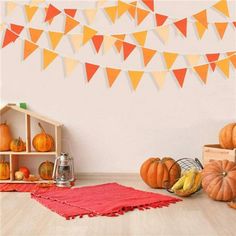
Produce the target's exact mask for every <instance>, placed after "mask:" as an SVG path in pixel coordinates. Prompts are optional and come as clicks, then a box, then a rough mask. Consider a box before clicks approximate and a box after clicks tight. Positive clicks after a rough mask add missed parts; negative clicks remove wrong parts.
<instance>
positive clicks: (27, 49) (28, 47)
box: [24, 40, 39, 60]
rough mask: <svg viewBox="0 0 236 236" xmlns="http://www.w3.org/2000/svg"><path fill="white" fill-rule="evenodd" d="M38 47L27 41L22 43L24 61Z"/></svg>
mask: <svg viewBox="0 0 236 236" xmlns="http://www.w3.org/2000/svg"><path fill="white" fill-rule="evenodd" d="M38 47H39V46H38V45H36V44H34V43H31V42H30V41H28V40H25V41H24V60H25V59H26V58H27V57H28V56H29V55H30V54H32V53H33V52H34V51H35V50H36V49H37V48H38Z"/></svg>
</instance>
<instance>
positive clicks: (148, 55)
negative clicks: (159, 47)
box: [142, 48, 157, 66]
mask: <svg viewBox="0 0 236 236" xmlns="http://www.w3.org/2000/svg"><path fill="white" fill-rule="evenodd" d="M156 52H157V51H156V50H152V49H149V48H142V53H143V63H144V65H145V66H146V65H147V64H148V63H149V62H150V61H151V59H152V58H153V56H154V55H155V54H156Z"/></svg>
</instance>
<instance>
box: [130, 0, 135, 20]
mask: <svg viewBox="0 0 236 236" xmlns="http://www.w3.org/2000/svg"><path fill="white" fill-rule="evenodd" d="M136 5H137V2H136V1H135V2H131V3H130V7H129V9H128V12H129V14H130V16H131V17H132V18H133V19H134V18H135V13H136Z"/></svg>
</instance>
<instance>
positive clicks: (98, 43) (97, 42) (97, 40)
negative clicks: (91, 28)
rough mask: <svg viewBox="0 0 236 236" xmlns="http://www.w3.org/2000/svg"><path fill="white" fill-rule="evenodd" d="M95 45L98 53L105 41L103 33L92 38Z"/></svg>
mask: <svg viewBox="0 0 236 236" xmlns="http://www.w3.org/2000/svg"><path fill="white" fill-rule="evenodd" d="M92 41H93V45H94V47H95V50H96V52H97V53H98V52H99V50H100V47H101V45H102V42H103V35H94V36H93V38H92Z"/></svg>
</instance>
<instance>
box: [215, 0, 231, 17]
mask: <svg viewBox="0 0 236 236" xmlns="http://www.w3.org/2000/svg"><path fill="white" fill-rule="evenodd" d="M213 7H214V8H215V9H216V10H218V11H219V12H221V13H223V14H224V15H225V16H227V17H229V9H228V4H227V1H226V0H221V1H219V2H217V3H216V4H215V5H213Z"/></svg>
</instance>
